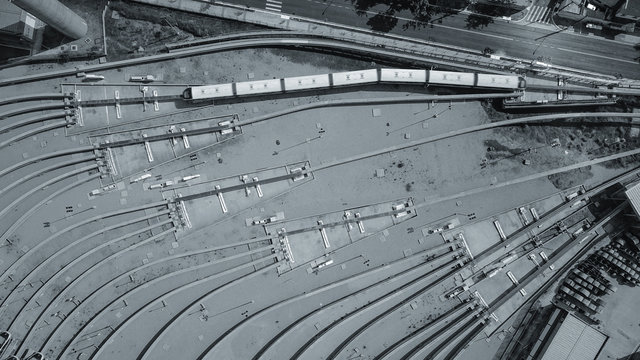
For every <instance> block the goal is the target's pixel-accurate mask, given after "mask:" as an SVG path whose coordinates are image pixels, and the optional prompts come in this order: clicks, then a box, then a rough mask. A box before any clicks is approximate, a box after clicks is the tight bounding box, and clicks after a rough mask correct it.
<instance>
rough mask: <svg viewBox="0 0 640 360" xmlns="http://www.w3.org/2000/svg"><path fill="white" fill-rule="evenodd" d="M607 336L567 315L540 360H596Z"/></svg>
mask: <svg viewBox="0 0 640 360" xmlns="http://www.w3.org/2000/svg"><path fill="white" fill-rule="evenodd" d="M607 338H608V337H607V336H606V335H605V334H603V333H601V332H600V331H598V330H596V329H594V328H592V327H591V326H589V325H587V324H586V323H584V322H583V321H582V320H580V319H578V318H577V317H575V316H573V315H571V314H567V316H566V317H565V318H564V320H563V321H562V323H561V324H560V325H559V326H557V328H556V330H555V334H552V336H551V338H550V341H549V342H548V344H547V346H546V349H544V350H543V352H542V355H541V356H540V357H539V358H538V359H539V360H595V359H596V358H597V356H598V354H599V353H600V351H601V350H602V348H603V346H604V344H605V342H606V341H607Z"/></svg>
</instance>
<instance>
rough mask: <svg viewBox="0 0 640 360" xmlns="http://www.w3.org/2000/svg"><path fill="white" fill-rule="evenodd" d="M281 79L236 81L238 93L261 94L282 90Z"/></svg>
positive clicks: (240, 94)
mask: <svg viewBox="0 0 640 360" xmlns="http://www.w3.org/2000/svg"><path fill="white" fill-rule="evenodd" d="M282 91H283V89H282V81H280V79H272V80H258V81H243V82H239V83H236V95H239V96H242V95H245V96H246V95H260V94H271V93H279V92H282Z"/></svg>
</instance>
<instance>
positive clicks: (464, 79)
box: [429, 70, 476, 86]
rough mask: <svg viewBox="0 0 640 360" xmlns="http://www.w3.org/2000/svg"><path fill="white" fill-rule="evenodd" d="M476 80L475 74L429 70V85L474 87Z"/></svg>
mask: <svg viewBox="0 0 640 360" xmlns="http://www.w3.org/2000/svg"><path fill="white" fill-rule="evenodd" d="M475 80H476V77H475V74H474V73H465V72H455V71H437V70H429V84H435V85H456V86H474V85H475Z"/></svg>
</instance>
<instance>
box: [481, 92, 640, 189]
mask: <svg viewBox="0 0 640 360" xmlns="http://www.w3.org/2000/svg"><path fill="white" fill-rule="evenodd" d="M632 107H633V106H629V104H627V103H625V104H624V105H622V106H615V107H607V108H603V109H598V110H599V111H615V112H622V111H630V110H632ZM483 108H484V110H485V111H486V112H487V115H488V116H489V117H490V118H491V120H492V121H494V122H495V121H502V120H506V119H509V118H511V117H513V118H515V117H523V116H532V114H517V115H510V114H505V113H502V112H500V111H499V110H497V108H496V107H495V106H493V104H492V103H490V102H484V103H483ZM494 135H495V137H494V138H493V139H491V140H487V141H485V145H486V147H487V151H486V155H485V159H484V160H483V161H484V164H485V166H491V165H495V163H496V162H499V161H500V162H502V161H513V162H514V163H515V162H520V163H526V164H527V165H531V166H532V167H533V168H535V169H539V170H540V171H542V170H548V169H552V168H559V167H562V166H567V165H571V164H575V163H577V162H581V161H587V160H589V159H595V158H600V157H604V156H608V155H613V154H617V153H621V152H625V151H629V150H632V149H637V148H640V126H639V124H637V123H633V122H632V121H631V119H630V118H629V119H624V118H623V119H621V118H606V117H603V118H576V119H568V120H558V121H551V122H541V123H530V124H523V125H518V126H509V127H503V128H497V129H495V131H494ZM602 165H603V166H604V167H605V168H609V169H623V168H630V167H633V166H638V165H640V156H630V157H625V158H621V159H618V160H615V161H609V162H606V163H603V164H602ZM593 176H594V174H593V173H592V172H591V169H588V168H587V169H579V170H575V171H570V172H566V173H562V174H557V175H554V176H551V177H549V180H550V181H551V182H552V183H553V185H554V186H556V187H557V188H558V189H566V188H568V187H571V186H575V185H579V184H581V183H583V182H584V181H586V180H588V179H590V178H591V177H593Z"/></svg>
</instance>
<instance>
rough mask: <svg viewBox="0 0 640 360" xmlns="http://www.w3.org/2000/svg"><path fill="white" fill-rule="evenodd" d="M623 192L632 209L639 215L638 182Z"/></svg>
mask: <svg viewBox="0 0 640 360" xmlns="http://www.w3.org/2000/svg"><path fill="white" fill-rule="evenodd" d="M624 193H625V195H627V199H629V203H630V204H631V207H633V211H635V213H636V215H637V216H638V217H640V182H639V183H637V184H635V185H633V186H632V187H630V188H628V189H627V191H625V192H624Z"/></svg>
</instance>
